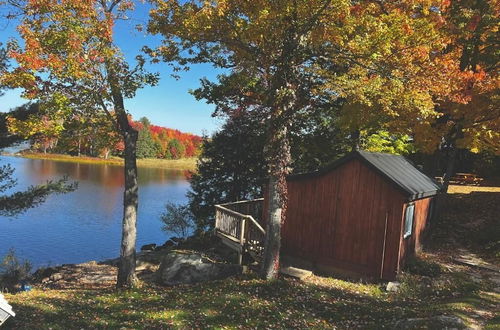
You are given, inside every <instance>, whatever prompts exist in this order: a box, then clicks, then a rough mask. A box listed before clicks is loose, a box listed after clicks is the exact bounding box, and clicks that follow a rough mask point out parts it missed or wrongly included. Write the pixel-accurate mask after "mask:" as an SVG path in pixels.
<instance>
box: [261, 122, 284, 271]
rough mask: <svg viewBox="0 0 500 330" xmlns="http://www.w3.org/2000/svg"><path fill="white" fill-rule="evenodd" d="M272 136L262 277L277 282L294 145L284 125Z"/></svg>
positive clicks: (269, 152)
mask: <svg viewBox="0 0 500 330" xmlns="http://www.w3.org/2000/svg"><path fill="white" fill-rule="evenodd" d="M273 125H274V126H277V127H274V128H273V127H271V130H270V137H269V142H268V145H267V146H266V153H268V161H269V169H270V175H269V187H268V194H269V196H268V198H269V210H268V214H267V226H266V238H265V245H264V260H263V263H262V274H261V275H262V278H264V279H266V280H270V279H274V278H276V277H277V276H278V273H279V267H280V248H281V226H282V224H283V223H284V221H285V215H286V198H287V183H286V175H287V174H288V166H289V164H290V146H289V144H288V139H287V128H286V125H285V124H284V123H282V124H277V123H276V122H274V123H271V126H273Z"/></svg>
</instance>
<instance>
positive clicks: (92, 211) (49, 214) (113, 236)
mask: <svg viewBox="0 0 500 330" xmlns="http://www.w3.org/2000/svg"><path fill="white" fill-rule="evenodd" d="M6 163H10V164H11V166H13V167H14V168H15V169H16V171H15V177H16V179H17V180H18V186H17V187H16V188H15V189H14V190H22V189H23V188H26V187H28V186H30V185H34V184H39V183H44V182H45V181H46V180H49V179H56V178H60V177H62V176H64V175H66V176H68V178H69V180H73V181H78V183H79V184H78V189H77V190H76V191H74V192H71V193H67V194H62V195H52V196H50V197H49V198H48V199H47V201H46V202H45V203H44V204H42V205H40V206H38V207H36V208H33V209H30V210H28V211H27V212H26V213H23V214H21V215H19V216H17V217H15V218H8V217H0V256H4V255H5V254H6V253H7V252H8V250H9V248H11V247H13V248H15V250H16V254H17V255H18V256H19V257H21V258H25V259H29V260H30V261H31V262H32V263H33V265H34V267H35V268H36V267H40V266H47V265H58V264H63V263H79V262H84V261H89V260H103V259H107V258H114V257H117V256H118V255H119V251H120V249H119V248H120V240H121V220H122V212H123V210H122V200H123V184H124V179H123V168H122V167H120V166H113V165H100V164H99V165H95V164H77V163H68V162H57V161H51V160H42V159H26V158H17V157H7V156H0V165H3V164H6ZM186 174H187V173H186V172H185V171H182V170H169V169H154V168H139V215H138V223H137V248H138V249H139V248H140V247H141V246H142V245H144V244H149V243H156V244H163V243H164V242H165V241H166V240H167V239H168V238H169V237H170V236H172V235H169V234H168V233H165V232H163V231H161V222H160V220H159V215H160V214H161V213H162V211H163V206H164V205H165V203H166V202H167V201H171V202H176V203H182V202H185V200H186V197H185V194H186V192H187V190H188V188H189V183H188V181H187V179H186Z"/></svg>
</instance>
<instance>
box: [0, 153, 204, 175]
mask: <svg viewBox="0 0 500 330" xmlns="http://www.w3.org/2000/svg"><path fill="white" fill-rule="evenodd" d="M2 155H3V156H10V157H21V158H28V159H47V160H53V161H59V162H69V163H83V164H102V165H114V166H124V160H123V158H119V157H112V158H109V159H104V158H98V157H90V156H71V155H64V154H49V153H48V154H43V153H16V154H12V153H5V154H2ZM137 167H146V168H160V169H175V170H191V171H195V170H196V158H194V157H193V158H181V159H160V158H141V159H137Z"/></svg>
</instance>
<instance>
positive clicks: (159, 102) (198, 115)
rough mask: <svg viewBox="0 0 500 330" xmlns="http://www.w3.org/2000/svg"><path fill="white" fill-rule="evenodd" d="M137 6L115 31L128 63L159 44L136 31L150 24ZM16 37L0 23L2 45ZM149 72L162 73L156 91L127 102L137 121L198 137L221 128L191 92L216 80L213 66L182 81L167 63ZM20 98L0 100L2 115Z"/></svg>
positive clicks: (195, 69) (11, 93)
mask: <svg viewBox="0 0 500 330" xmlns="http://www.w3.org/2000/svg"><path fill="white" fill-rule="evenodd" d="M136 3H137V8H136V10H135V11H134V12H133V13H131V15H130V16H131V17H130V19H129V20H127V21H122V22H119V23H118V24H117V25H116V28H115V39H116V43H117V44H118V46H120V47H121V49H122V51H123V52H124V54H125V56H126V57H127V58H128V59H133V58H134V57H135V56H136V55H137V54H139V53H140V51H141V48H142V47H143V46H144V45H146V44H147V45H149V46H155V45H158V44H159V40H160V38H159V37H153V36H150V35H147V34H146V33H145V32H138V31H136V30H135V29H134V27H135V26H136V25H138V24H143V25H145V24H146V23H147V19H148V11H149V7H148V5H146V4H141V3H140V2H139V1H137V2H136ZM16 36H17V33H16V30H15V24H13V23H10V24H8V25H7V24H5V22H4V23H0V42H2V43H4V44H5V42H6V41H7V40H8V39H9V38H12V37H16ZM150 70H151V71H155V72H159V73H160V77H161V79H160V83H159V85H157V86H155V87H146V88H144V89H141V90H139V91H138V92H137V95H136V97H135V98H134V99H129V100H126V104H125V105H126V107H127V109H128V110H129V112H130V113H131V114H132V115H133V117H134V118H136V119H138V118H140V117H142V116H146V117H148V118H149V119H150V121H151V122H152V123H153V124H155V125H160V126H165V127H170V128H175V129H179V130H181V131H183V132H190V133H195V134H202V133H212V132H214V131H215V130H217V129H218V128H219V127H220V126H221V124H222V122H221V119H217V118H212V117H211V114H212V111H213V106H212V105H208V104H206V103H205V102H203V101H196V100H195V98H194V97H193V96H192V95H191V94H189V90H190V89H195V88H197V87H199V85H200V83H199V80H200V79H201V78H203V77H207V78H208V79H210V80H214V79H215V78H216V76H217V73H218V72H217V71H216V70H215V69H214V68H213V67H212V66H210V65H207V64H203V65H202V64H200V65H196V66H193V67H192V68H191V70H190V71H188V72H183V73H181V79H179V80H175V79H174V78H172V77H171V76H170V73H171V70H170V68H169V67H168V66H167V65H166V64H164V63H160V64H156V65H151V66H150ZM20 94H21V91H20V90H11V91H7V92H6V93H5V95H4V96H2V97H1V98H0V111H7V110H8V109H10V108H13V107H16V106H19V105H21V104H23V103H25V102H26V100H24V99H22V98H21V97H20Z"/></svg>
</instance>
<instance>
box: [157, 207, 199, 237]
mask: <svg viewBox="0 0 500 330" xmlns="http://www.w3.org/2000/svg"><path fill="white" fill-rule="evenodd" d="M165 209H166V210H165V212H164V213H162V215H161V216H160V219H161V221H162V222H163V224H164V225H163V227H162V230H163V231H166V232H173V233H175V234H176V235H177V236H181V237H184V238H185V237H187V236H188V235H189V234H191V232H192V231H193V228H194V220H193V214H192V213H191V211H190V210H189V206H188V205H181V204H175V203H167V204H166V205H165Z"/></svg>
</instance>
